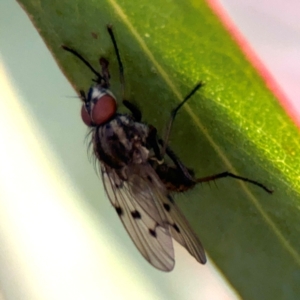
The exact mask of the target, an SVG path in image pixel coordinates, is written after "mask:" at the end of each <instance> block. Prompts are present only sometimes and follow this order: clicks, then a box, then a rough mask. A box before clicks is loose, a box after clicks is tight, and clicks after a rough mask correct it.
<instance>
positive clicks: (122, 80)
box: [107, 25, 142, 122]
mask: <svg viewBox="0 0 300 300" xmlns="http://www.w3.org/2000/svg"><path fill="white" fill-rule="evenodd" d="M107 31H108V34H109V36H110V38H111V41H112V43H113V46H114V49H115V53H116V56H117V60H118V65H119V76H120V83H121V89H122V102H123V104H124V106H125V107H126V108H128V109H129V110H130V111H131V113H132V116H133V118H134V120H135V121H136V122H140V121H141V119H142V113H141V111H140V109H139V108H138V107H137V106H136V105H134V104H133V103H131V102H129V101H128V100H125V78H124V67H123V63H122V60H121V56H120V51H119V48H118V45H117V41H116V38H115V35H114V32H113V29H112V25H107Z"/></svg>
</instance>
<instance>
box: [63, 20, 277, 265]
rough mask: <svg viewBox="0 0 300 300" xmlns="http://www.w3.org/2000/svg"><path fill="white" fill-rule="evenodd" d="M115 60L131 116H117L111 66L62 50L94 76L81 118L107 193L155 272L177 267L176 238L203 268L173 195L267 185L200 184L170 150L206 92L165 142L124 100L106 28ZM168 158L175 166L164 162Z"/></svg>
mask: <svg viewBox="0 0 300 300" xmlns="http://www.w3.org/2000/svg"><path fill="white" fill-rule="evenodd" d="M107 30H108V33H109V35H110V38H111V40H112V43H113V46H114V50H115V53H116V56H117V60H118V64H119V72H120V80H121V84H122V89H123V97H122V98H123V99H122V102H123V104H124V106H125V107H126V108H127V109H128V110H129V111H130V114H120V113H118V112H117V102H116V98H115V96H114V95H113V93H112V92H111V91H110V89H109V88H110V82H109V80H110V74H109V69H108V65H109V63H108V61H107V60H106V59H105V58H100V60H99V62H100V65H101V70H102V71H101V73H99V72H98V71H97V70H95V69H94V68H93V66H92V65H91V64H90V63H89V62H88V61H87V60H86V59H85V58H84V57H83V56H81V55H80V54H79V53H78V52H77V51H75V50H73V49H71V48H69V47H67V46H62V47H63V49H64V50H66V51H68V52H70V53H72V54H73V55H75V56H76V57H77V58H79V59H80V60H81V61H82V62H83V63H84V64H85V65H86V66H87V67H88V68H89V69H90V70H91V71H92V73H93V74H94V75H95V76H96V79H95V80H94V81H95V84H94V85H93V86H91V88H90V89H89V91H88V93H87V95H86V93H85V92H84V91H83V90H80V96H81V99H82V102H83V104H82V108H81V117H82V120H83V122H84V123H85V124H86V125H87V126H88V127H90V128H91V131H92V141H91V144H92V147H93V153H94V155H95V157H96V158H97V161H98V162H99V165H100V170H101V174H102V179H103V184H104V188H105V190H106V193H107V195H108V198H109V199H110V201H111V203H112V205H113V207H114V208H115V210H116V212H117V214H118V216H119V217H120V219H121V221H122V223H123V225H124V227H125V229H126V230H127V232H128V234H129V235H130V237H131V239H132V241H133V242H134V244H135V245H136V247H137V248H138V250H139V251H140V253H141V254H142V255H143V256H144V258H145V259H146V260H147V261H148V262H149V263H150V264H152V265H153V266H154V267H156V268H157V269H160V270H162V271H171V270H172V269H173V268H174V265H175V258H174V249H173V239H175V240H176V241H177V242H179V243H180V244H181V245H182V246H183V247H185V248H186V249H187V250H188V251H189V252H190V254H191V255H192V256H193V257H194V258H195V259H196V260H197V261H198V262H200V263H201V264H205V263H206V256H205V251H204V248H203V246H202V244H201V242H200V240H199V239H198V237H197V236H196V234H195V233H194V231H193V230H192V228H191V227H190V225H189V224H188V221H187V220H186V219H185V217H184V216H183V214H182V213H181V212H180V210H179V209H178V207H177V206H176V204H175V202H174V200H173V198H172V197H171V195H170V193H171V192H182V191H186V190H189V189H191V188H193V187H194V186H195V185H196V184H197V183H199V182H205V181H211V180H215V179H218V178H222V177H226V176H227V177H233V178H236V179H239V180H243V181H247V182H250V183H252V184H255V185H257V186H259V187H261V188H263V189H265V190H266V191H267V192H269V193H271V192H272V191H270V190H269V189H267V188H266V187H265V186H264V185H262V184H260V183H258V182H256V181H253V180H249V179H247V178H244V177H240V176H236V175H234V174H231V173H229V172H225V173H221V174H217V175H213V176H209V177H206V178H200V179H196V178H195V176H194V172H193V171H192V170H191V169H188V168H187V167H185V165H184V164H183V163H182V162H181V161H180V160H179V159H178V157H177V156H176V155H175V154H174V152H173V151H172V150H171V149H170V147H169V146H168V139H169V135H170V132H171V128H172V124H173V121H174V119H175V116H176V114H177V112H178V110H179V109H180V108H181V107H182V105H183V104H184V103H185V102H186V101H187V100H188V99H190V97H191V96H192V95H193V94H194V93H195V92H196V91H197V90H199V89H200V88H201V87H202V83H198V84H197V85H196V86H195V88H194V89H193V90H192V91H191V92H190V93H189V94H188V95H187V96H186V97H185V98H184V99H183V101H182V102H181V103H180V104H179V105H178V106H177V107H176V108H175V109H174V110H173V111H172V113H171V118H170V121H169V123H168V126H167V131H166V135H165V138H164V139H160V138H159V137H158V136H157V130H156V128H155V127H153V126H151V125H147V124H145V123H143V122H142V121H141V120H142V113H141V111H140V110H139V108H138V107H136V106H135V105H134V104H133V103H131V102H129V101H127V100H125V99H124V75H123V64H122V61H121V57H120V54H119V50H118V46H117V43H116V40H115V37H114V33H113V30H112V27H111V26H110V25H108V26H107ZM166 156H167V157H168V158H169V159H170V160H171V161H172V162H173V164H172V165H171V164H168V163H166V162H164V158H165V157H166Z"/></svg>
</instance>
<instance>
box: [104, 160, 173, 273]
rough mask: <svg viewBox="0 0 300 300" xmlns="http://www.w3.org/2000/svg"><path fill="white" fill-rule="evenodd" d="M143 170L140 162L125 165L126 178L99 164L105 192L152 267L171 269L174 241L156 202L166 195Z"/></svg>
mask: <svg viewBox="0 0 300 300" xmlns="http://www.w3.org/2000/svg"><path fill="white" fill-rule="evenodd" d="M142 170H143V165H141V166H131V167H130V166H128V167H127V168H126V169H125V170H124V172H125V174H126V178H127V180H126V181H125V180H122V179H121V178H120V177H119V176H118V174H117V173H116V171H115V170H114V169H112V168H109V167H108V166H106V165H104V164H103V163H101V172H102V177H103V183H104V186H105V190H106V192H107V195H108V197H109V199H110V201H111V203H112V205H113V206H114V207H115V209H116V211H117V213H118V215H119V217H120V218H121V220H122V222H123V225H124V227H125V228H126V230H127V232H128V234H129V235H130V237H131V239H132V240H133V242H134V243H135V245H136V247H137V248H138V249H139V251H140V252H141V254H142V255H143V256H144V257H145V259H146V260H148V261H149V262H150V263H151V264H152V265H153V266H154V267H156V268H158V269H160V270H163V271H171V270H172V269H173V268H174V264H175V260H174V249H173V242H172V237H171V234H170V231H169V224H168V221H167V217H166V216H165V214H164V210H163V208H162V207H161V205H159V204H158V203H160V201H161V200H160V198H164V197H165V196H164V194H163V192H162V191H163V190H162V191H161V190H160V189H159V188H158V187H155V186H154V185H153V184H152V183H151V182H149V180H148V179H147V177H146V178H145V177H143V176H141V174H139V173H141V172H144V171H142ZM147 172H148V173H149V172H150V174H147V176H148V177H149V176H150V178H151V177H152V176H154V177H155V176H156V174H155V172H154V171H153V169H152V168H151V169H149V170H148V171H147ZM147 172H145V174H146V173H147Z"/></svg>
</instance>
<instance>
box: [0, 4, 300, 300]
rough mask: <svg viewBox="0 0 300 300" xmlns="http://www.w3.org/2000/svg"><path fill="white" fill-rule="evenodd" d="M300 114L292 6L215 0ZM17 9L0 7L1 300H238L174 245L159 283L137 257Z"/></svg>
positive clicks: (72, 106)
mask: <svg viewBox="0 0 300 300" xmlns="http://www.w3.org/2000/svg"><path fill="white" fill-rule="evenodd" d="M220 3H221V4H222V6H223V8H224V9H225V10H226V11H227V13H228V14H229V15H230V17H231V18H232V20H233V22H235V24H236V25H237V27H238V28H239V30H240V32H241V33H242V34H243V35H244V37H245V38H246V40H247V41H248V42H249V44H250V45H251V47H252V49H253V50H254V52H255V53H256V55H257V56H258V57H259V58H260V60H261V61H262V62H263V63H264V65H265V66H266V68H267V69H268V70H269V72H270V73H271V74H272V76H273V77H274V79H275V80H276V81H277V83H278V84H279V86H280V88H281V89H282V91H283V92H284V93H285V94H286V95H287V96H288V99H289V101H290V102H291V104H292V105H293V107H294V109H295V110H296V111H299V110H300V107H299V104H298V103H299V100H298V96H299V95H300V85H299V82H300V59H299V58H300V39H299V36H300V21H299V20H300V3H299V2H298V1H296V0H289V1H288V2H286V1H283V0H280V1H278V0H277V1H273V3H272V6H270V2H269V1H266V0H261V1H255V0H243V1H238V0H222V1H220ZM73 96H75V92H74V90H73V89H72V87H71V86H70V84H69V82H68V81H67V80H66V78H65V77H64V76H63V75H62V73H61V71H60V70H59V68H58V67H57V65H56V63H55V62H54V60H53V58H52V56H51V54H50V53H49V51H48V49H47V48H46V46H45V45H44V44H43V41H42V40H41V38H40V37H39V35H38V33H37V31H36V30H35V28H34V27H33V25H32V24H31V22H30V21H29V19H28V17H27V15H26V14H25V13H24V12H23V10H22V9H21V7H20V6H19V5H18V4H17V3H16V2H15V1H12V0H2V1H0V98H1V101H0V140H1V147H0V245H1V247H0V293H1V295H0V299H9V300H11V299H22V300H23V299H30V300H35V299H43V300H44V299H45V300H47V299H135V298H138V299H178V300H179V299H204V300H206V299H210V300H211V299H212V300H214V299H238V298H239V297H238V295H237V294H236V293H235V292H234V291H233V290H232V288H231V287H230V286H228V284H227V282H226V280H225V279H224V278H223V277H222V275H221V274H219V273H218V271H217V270H216V269H215V267H214V265H213V262H212V261H211V259H210V258H208V264H207V265H206V266H205V267H203V266H201V265H199V264H198V263H196V261H195V260H194V259H193V258H192V257H191V256H190V255H189V254H188V253H186V251H185V250H184V249H182V248H181V247H180V246H176V248H175V251H176V267H175V269H174V270H173V272H171V273H162V272H159V271H157V270H155V269H154V268H153V267H151V266H150V265H149V264H148V263H147V262H146V261H145V260H144V259H143V258H142V257H141V256H140V254H139V253H138V252H137V250H136V249H135V246H134V245H133V244H132V242H131V240H130V239H129V237H128V236H127V233H126V232H125V230H124V229H123V226H122V224H121V222H120V221H119V219H118V217H117V215H116V213H115V211H114V210H113V209H112V207H111V205H110V203H109V201H108V199H107V198H106V196H105V194H104V192H103V189H102V184H101V183H100V179H99V178H98V177H97V176H96V174H95V171H94V168H93V166H92V164H91V163H90V162H89V159H88V155H87V150H86V149H87V147H86V146H87V145H86V141H85V136H86V133H87V130H86V128H85V126H84V124H83V123H82V121H81V118H80V116H79V112H80V102H79V101H78V99H76V98H72V97H73Z"/></svg>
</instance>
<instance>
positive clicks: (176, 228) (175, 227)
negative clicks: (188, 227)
mask: <svg viewBox="0 0 300 300" xmlns="http://www.w3.org/2000/svg"><path fill="white" fill-rule="evenodd" d="M172 226H173V228H174V229H175V230H176V231H177V232H178V233H180V229H179V227H178V226H177V225H176V224H175V223H174V224H173V225H172Z"/></svg>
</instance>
